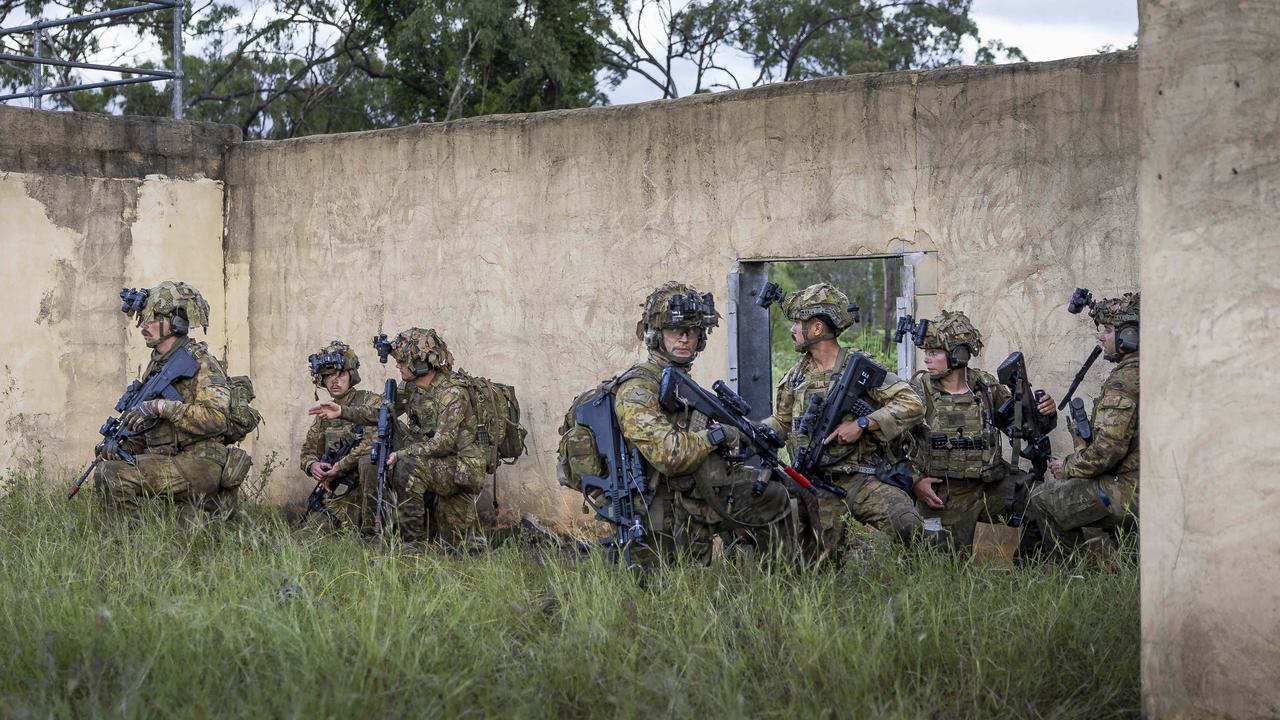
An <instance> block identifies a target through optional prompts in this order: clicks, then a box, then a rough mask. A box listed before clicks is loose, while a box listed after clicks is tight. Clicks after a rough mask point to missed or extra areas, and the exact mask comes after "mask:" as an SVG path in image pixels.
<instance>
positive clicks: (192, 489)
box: [94, 282, 235, 519]
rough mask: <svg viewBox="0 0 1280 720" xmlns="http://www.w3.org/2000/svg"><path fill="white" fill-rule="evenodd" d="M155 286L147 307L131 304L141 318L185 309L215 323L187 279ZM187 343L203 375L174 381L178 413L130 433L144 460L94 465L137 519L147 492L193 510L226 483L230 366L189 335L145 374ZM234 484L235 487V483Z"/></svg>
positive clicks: (192, 320) (190, 320)
mask: <svg viewBox="0 0 1280 720" xmlns="http://www.w3.org/2000/svg"><path fill="white" fill-rule="evenodd" d="M148 292H149V296H148V298H147V301H146V305H145V307H143V308H140V309H134V310H132V311H129V312H130V314H135V313H136V314H137V316H138V322H139V324H141V323H142V322H143V321H150V320H153V319H154V318H156V317H160V316H171V317H172V316H174V315H175V311H176V310H179V309H180V310H182V313H183V317H184V319H185V320H186V324H188V325H195V324H199V325H201V326H207V325H208V312H209V306H208V304H207V303H205V301H204V298H202V297H200V295H199V293H198V292H196V291H195V289H194V288H191V287H190V286H188V285H186V284H185V283H173V282H166V283H163V284H161V285H159V286H157V287H156V288H152V289H151V290H149V291H148ZM184 333H185V331H184ZM175 334H183V333H177V332H175ZM180 348H185V349H186V351H187V352H189V353H190V354H191V356H192V357H193V358H195V360H196V363H197V364H198V366H199V369H198V370H197V372H196V375H195V377H191V378H184V379H181V380H178V381H176V382H175V383H174V384H173V387H174V388H175V389H176V390H177V391H178V393H179V394H181V395H182V400H181V402H180V403H174V402H170V401H165V402H166V403H167V404H168V405H167V408H168V414H170V415H171V417H156V416H152V417H151V418H150V419H151V420H154V424H153V425H151V427H150V428H148V429H147V430H146V431H145V432H143V433H142V434H140V435H136V436H134V437H132V438H130V439H129V440H128V441H126V443H125V445H124V449H125V450H126V451H128V452H130V453H132V454H133V455H134V457H135V459H136V461H137V464H136V465H130V464H129V463H127V462H125V461H123V460H119V459H106V460H104V461H103V462H101V463H99V464H98V467H97V469H96V471H95V472H94V484H95V487H96V488H97V489H98V490H99V492H100V493H101V494H102V497H103V499H104V501H105V502H106V504H107V507H108V508H110V509H111V510H113V511H117V512H120V513H121V514H123V515H125V516H126V517H128V518H130V519H137V518H138V515H139V512H140V507H141V498H143V497H164V498H168V499H169V500H171V501H174V502H177V503H179V504H180V507H181V508H182V509H183V510H184V512H185V511H189V510H191V509H192V508H195V507H209V503H210V502H211V501H212V499H213V498H215V497H216V496H217V495H218V493H219V490H220V488H221V487H222V485H223V475H224V467H226V466H227V464H228V463H227V460H228V448H227V446H226V445H224V444H223V435H224V434H225V433H226V431H227V413H228V412H229V410H230V406H231V393H230V390H229V389H228V386H227V374H226V372H225V371H224V370H223V368H222V364H221V363H219V362H218V360H217V359H216V358H215V357H214V356H213V355H212V354H211V353H210V352H209V351H208V346H207V345H206V344H205V343H202V342H198V341H195V340H192V339H191V338H189V337H185V336H183V337H179V338H178V341H177V343H176V344H175V345H174V346H173V347H172V348H170V349H169V351H168V352H166V353H163V354H161V353H160V352H159V351H158V350H153V351H152V355H151V361H150V363H148V365H147V370H146V372H145V373H143V377H142V381H143V382H146V379H147V378H149V377H151V376H152V375H153V374H155V373H158V372H160V370H161V369H162V368H163V367H164V364H165V363H166V362H167V361H168V360H169V359H170V358H171V357H173V355H174V353H176V352H177V351H178V350H179V349H180ZM152 402H154V401H152ZM129 414H130V413H128V412H126V413H125V416H126V417H127V416H128V415H129ZM228 490H229V492H232V493H234V490H235V488H234V487H231V488H228Z"/></svg>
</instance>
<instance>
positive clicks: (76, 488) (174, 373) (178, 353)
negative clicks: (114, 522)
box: [67, 347, 200, 500]
mask: <svg viewBox="0 0 1280 720" xmlns="http://www.w3.org/2000/svg"><path fill="white" fill-rule="evenodd" d="M199 370H200V363H198V362H196V359H195V358H194V357H192V355H191V353H190V352H188V351H187V349H186V348H185V347H180V348H178V349H177V350H174V351H173V354H172V355H170V356H169V359H168V360H166V361H165V363H164V366H163V367H161V368H160V370H159V372H157V373H155V374H154V375H152V376H150V377H148V378H147V381H146V382H142V381H140V380H134V381H133V382H131V383H129V387H127V388H125V391H124V394H123V395H121V396H120V399H119V400H118V401H117V402H116V412H118V413H121V414H123V413H124V412H125V411H127V410H129V409H131V408H134V407H137V406H138V405H141V404H142V403H144V402H146V401H148V400H156V399H160V398H163V399H165V400H176V401H178V402H182V393H180V392H178V389H177V388H175V387H174V386H173V384H174V383H175V382H177V381H179V380H184V379H186V378H193V377H195V376H196V372H198V371H199ZM152 426H154V423H152V424H151V425H148V426H147V427H144V428H141V429H139V430H137V431H134V430H130V429H129V428H127V427H125V425H124V423H122V422H120V418H118V417H108V418H107V420H106V422H104V423H102V427H101V428H99V429H98V433H99V434H101V435H102V437H103V440H102V443H101V444H100V445H99V446H98V448H99V450H98V452H97V454H96V455H95V456H94V458H93V462H91V463H89V467H87V468H85V471H84V472H83V473H81V474H80V477H79V478H78V479H77V480H76V482H75V484H74V485H72V486H71V490H69V491H68V492H67V499H68V500H70V499H71V498H73V497H75V496H76V493H78V492H80V487H81V486H82V485H84V481H85V480H86V479H87V478H88V477H89V473H91V472H93V469H94V468H96V467H97V466H98V463H100V462H102V459H103V458H104V457H106V456H107V455H112V454H114V455H115V456H116V457H118V458H120V459H121V460H124V461H125V462H127V463H129V464H130V465H134V464H136V463H137V459H136V458H134V456H133V454H132V453H130V452H129V451H128V450H125V449H124V445H123V443H124V441H125V440H128V439H129V438H132V437H137V436H139V435H142V434H143V433H145V432H146V431H148V430H150V429H151V427H152Z"/></svg>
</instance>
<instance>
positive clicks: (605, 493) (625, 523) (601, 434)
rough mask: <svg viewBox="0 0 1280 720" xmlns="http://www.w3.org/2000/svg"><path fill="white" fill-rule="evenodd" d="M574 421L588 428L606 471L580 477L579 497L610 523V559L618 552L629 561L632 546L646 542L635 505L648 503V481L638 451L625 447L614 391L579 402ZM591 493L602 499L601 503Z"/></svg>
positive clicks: (626, 561)
mask: <svg viewBox="0 0 1280 720" xmlns="http://www.w3.org/2000/svg"><path fill="white" fill-rule="evenodd" d="M573 421H574V422H575V423H577V424H578V425H581V426H583V427H585V428H587V429H589V430H590V431H591V434H592V435H593V436H594V437H595V440H596V449H597V450H598V451H599V452H600V454H601V455H602V456H603V457H604V461H605V474H604V475H601V476H596V475H583V476H582V499H583V501H584V502H586V503H587V504H588V505H589V506H591V509H593V510H595V512H596V515H598V516H600V518H601V519H602V520H604V521H606V522H608V523H610V524H611V525H613V528H614V529H613V537H612V538H611V539H610V540H608V541H606V542H608V544H609V546H610V547H609V559H610V560H611V561H613V560H616V559H617V558H618V556H619V555H621V557H622V558H623V561H624V562H625V563H626V564H628V565H630V564H631V549H632V547H634V545H636V544H640V545H643V544H644V543H645V535H646V531H645V528H644V524H643V523H642V522H641V521H640V512H638V511H637V510H636V508H637V506H645V505H647V504H648V499H647V497H646V496H647V495H648V494H649V492H650V491H649V480H648V478H646V477H645V473H644V462H643V461H642V460H641V458H640V451H638V450H636V449H635V448H628V447H627V446H626V443H625V441H624V439H623V437H622V429H621V428H620V427H619V426H618V416H617V413H616V412H615V411H614V409H613V393H611V392H602V393H600V394H599V396H598V397H596V398H595V399H594V400H591V401H589V402H585V403H582V404H581V405H579V406H578V409H577V411H576V412H574V415H573ZM593 495H595V496H598V497H599V498H601V501H600V502H597V501H596V500H595V499H593Z"/></svg>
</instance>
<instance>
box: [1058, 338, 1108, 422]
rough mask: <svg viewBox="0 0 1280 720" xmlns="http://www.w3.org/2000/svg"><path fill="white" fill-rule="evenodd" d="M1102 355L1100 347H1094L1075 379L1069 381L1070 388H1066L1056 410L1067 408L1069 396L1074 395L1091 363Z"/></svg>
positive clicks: (1069, 400)
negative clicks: (1065, 392)
mask: <svg viewBox="0 0 1280 720" xmlns="http://www.w3.org/2000/svg"><path fill="white" fill-rule="evenodd" d="M1101 354H1102V346H1101V345H1096V346H1094V348H1093V352H1091V353H1089V358H1088V359H1087V360H1085V361H1084V365H1082V366H1081V367H1080V372H1078V373H1076V377H1075V379H1074V380H1072V381H1071V387H1069V388H1067V394H1066V395H1064V396H1063V397H1062V402H1060V403H1058V409H1059V410H1061V409H1062V408H1064V407H1066V406H1067V403H1069V402H1071V396H1072V395H1075V394H1076V388H1078V387H1080V383H1081V382H1083V381H1084V376H1085V375H1087V374H1088V373H1089V368H1091V367H1093V361H1094V360H1097V359H1098V356H1099V355H1101Z"/></svg>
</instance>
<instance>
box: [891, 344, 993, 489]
mask: <svg viewBox="0 0 1280 720" xmlns="http://www.w3.org/2000/svg"><path fill="white" fill-rule="evenodd" d="M967 379H968V383H969V392H967V393H964V394H962V395H951V394H949V393H947V392H945V391H943V389H942V387H941V386H940V385H939V384H938V383H936V382H935V381H934V380H933V379H932V378H930V377H929V373H928V372H927V371H924V370H922V371H920V372H918V373H916V375H915V377H913V378H912V379H911V389H912V390H915V391H916V394H917V395H919V396H920V399H921V401H923V403H924V409H925V416H924V422H923V423H921V424H920V425H918V426H916V428H915V429H914V430H913V431H912V432H913V434H914V435H915V437H916V442H915V449H914V451H913V453H912V455H913V457H912V460H913V461H915V463H916V464H917V466H918V467H919V468H920V471H921V472H922V473H924V474H925V475H929V476H933V477H948V476H949V477H967V478H973V479H976V478H978V477H980V476H985V475H987V473H989V472H990V471H991V470H992V469H993V468H995V467H996V466H997V465H999V464H1000V461H1001V459H1002V457H1003V456H1002V452H1001V451H1002V444H1001V441H1000V432H999V431H998V430H997V429H996V427H995V425H994V422H995V409H996V408H998V407H1000V404H1001V403H1003V402H1004V401H1006V400H1008V399H1009V397H1010V396H1011V395H1012V394H1013V393H1012V392H1011V391H1010V390H1009V387H1008V386H1006V385H1001V384H1000V381H998V380H996V378H995V377H994V376H992V375H991V374H990V373H987V372H984V371H982V370H979V369H977V368H973V367H971V368H969V372H968V376H967ZM958 431H959V432H958ZM942 443H946V447H945V448H943V447H937V446H939V445H941V444H942ZM965 444H967V445H968V446H967V447H959V446H960V445H965Z"/></svg>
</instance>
